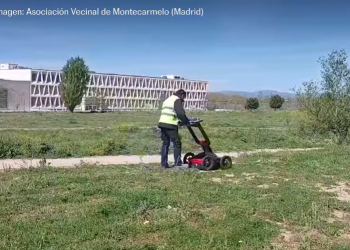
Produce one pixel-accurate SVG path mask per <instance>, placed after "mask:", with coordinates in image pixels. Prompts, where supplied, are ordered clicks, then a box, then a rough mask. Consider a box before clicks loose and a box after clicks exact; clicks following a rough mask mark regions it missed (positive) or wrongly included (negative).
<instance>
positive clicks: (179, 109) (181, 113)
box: [174, 99, 190, 125]
mask: <svg viewBox="0 0 350 250" xmlns="http://www.w3.org/2000/svg"><path fill="white" fill-rule="evenodd" d="M174 109H175V113H176V115H177V117H178V118H179V119H180V120H181V122H182V123H183V124H184V125H189V124H190V121H189V120H188V118H187V116H186V112H185V109H184V107H183V105H182V101H181V99H177V100H176V101H175V103H174Z"/></svg>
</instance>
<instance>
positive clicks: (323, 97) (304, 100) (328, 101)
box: [297, 50, 350, 144]
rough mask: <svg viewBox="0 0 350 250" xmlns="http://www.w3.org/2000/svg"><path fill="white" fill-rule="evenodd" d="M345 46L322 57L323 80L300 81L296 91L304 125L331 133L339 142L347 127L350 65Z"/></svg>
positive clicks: (348, 119)
mask: <svg viewBox="0 0 350 250" xmlns="http://www.w3.org/2000/svg"><path fill="white" fill-rule="evenodd" d="M347 57H348V55H347V53H346V52H345V51H344V50H340V51H332V52H331V53H330V54H328V56H327V57H321V58H320V59H319V60H318V62H319V63H320V64H321V76H322V80H321V81H319V82H316V81H309V82H305V83H303V87H302V88H301V89H299V90H298V91H297V98H298V100H299V102H300V104H301V111H302V112H303V113H304V114H305V117H306V118H305V121H304V124H303V125H304V127H308V128H310V129H312V130H313V131H314V132H317V133H332V134H333V135H334V136H335V138H336V142H337V143H338V144H342V143H344V142H345V141H346V139H347V137H348V134H349V128H350V69H349V67H348V63H347Z"/></svg>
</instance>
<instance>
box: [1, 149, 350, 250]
mask: <svg viewBox="0 0 350 250" xmlns="http://www.w3.org/2000/svg"><path fill="white" fill-rule="evenodd" d="M349 155H350V150H349V149H342V150H334V149H333V150H332V149H328V150H326V151H315V152H303V153H287V154H277V155H276V154H275V155H272V154H271V155H266V154H264V155H263V154H261V155H257V156H249V157H244V158H241V159H239V160H237V162H236V163H235V165H234V167H233V168H232V169H230V170H225V171H217V172H210V173H200V172H196V171H193V172H188V171H172V170H168V171H160V170H159V168H158V167H152V166H148V167H147V168H146V167H144V166H133V167H121V166H110V167H98V166H90V167H87V166H85V167H81V168H77V169H73V170H72V169H70V170H67V169H53V168H41V169H31V170H19V171H14V172H8V173H2V174H1V175H0V190H1V195H0V202H1V206H0V221H1V223H0V232H1V234H0V248H1V249H28V250H30V249H33V250H34V249H35V250H37V249H315V250H316V249H317V250H319V249H323V250H328V249H332V250H336V249H337V250H341V249H342V250H345V249H349V242H350V224H349V221H350V217H349V212H350V207H349V205H348V202H349V201H350V194H349V193H347V192H348V191H346V189H345V188H346V185H347V184H346V183H347V182H348V181H349V178H350V172H349V171H348V170H349V167H348V166H349V164H348V162H349V160H350V156H349ZM333 186H334V187H333ZM327 187H328V188H332V187H333V188H332V189H329V190H328V191H329V192H327V190H326V188H327ZM341 188H343V189H341ZM348 188H349V187H348Z"/></svg>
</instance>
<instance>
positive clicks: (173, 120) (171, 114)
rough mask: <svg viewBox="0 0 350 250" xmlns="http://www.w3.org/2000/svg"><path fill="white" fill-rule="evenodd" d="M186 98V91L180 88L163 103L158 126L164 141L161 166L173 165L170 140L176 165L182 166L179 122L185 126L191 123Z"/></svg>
mask: <svg viewBox="0 0 350 250" xmlns="http://www.w3.org/2000/svg"><path fill="white" fill-rule="evenodd" d="M185 99H186V92H185V91H184V90H183V89H180V90H178V91H176V92H175V93H174V94H173V95H171V96H170V97H168V98H167V99H166V100H165V101H164V102H163V105H162V112H161V115H160V118H159V122H158V128H160V132H161V139H162V141H163V143H162V149H161V166H162V167H163V168H169V167H173V166H169V164H168V153H169V146H170V142H172V143H173V147H174V166H182V160H181V146H182V145H181V139H180V136H179V122H180V121H181V122H182V124H183V125H185V126H188V125H189V124H190V121H189V120H188V118H187V116H186V113H185V110H184V107H183V103H184V102H185Z"/></svg>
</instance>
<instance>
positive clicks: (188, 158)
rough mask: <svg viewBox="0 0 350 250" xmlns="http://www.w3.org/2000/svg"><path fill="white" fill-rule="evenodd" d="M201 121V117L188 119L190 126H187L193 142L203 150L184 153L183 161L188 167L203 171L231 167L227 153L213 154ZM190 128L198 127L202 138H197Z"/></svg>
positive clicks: (230, 160)
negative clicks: (196, 152)
mask: <svg viewBox="0 0 350 250" xmlns="http://www.w3.org/2000/svg"><path fill="white" fill-rule="evenodd" d="M202 121H203V120H201V119H190V126H188V127H187V128H188V130H189V131H190V133H191V135H192V137H193V139H194V140H195V142H196V143H197V144H198V145H200V146H201V147H202V149H203V152H201V153H199V154H194V153H192V152H188V153H186V154H185V156H184V158H183V163H184V164H188V167H190V168H192V167H193V168H198V169H200V170H205V171H210V170H217V169H220V168H230V167H232V159H231V157H229V156H227V155H225V156H222V157H218V156H217V155H216V154H214V152H213V150H212V149H211V147H210V140H209V138H208V136H207V134H206V133H205V131H204V129H203V127H202V125H201V122H202ZM192 128H198V130H199V131H200V132H201V133H202V135H203V137H204V140H199V139H198V137H197V136H196V134H195V132H194V131H193V129H192Z"/></svg>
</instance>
